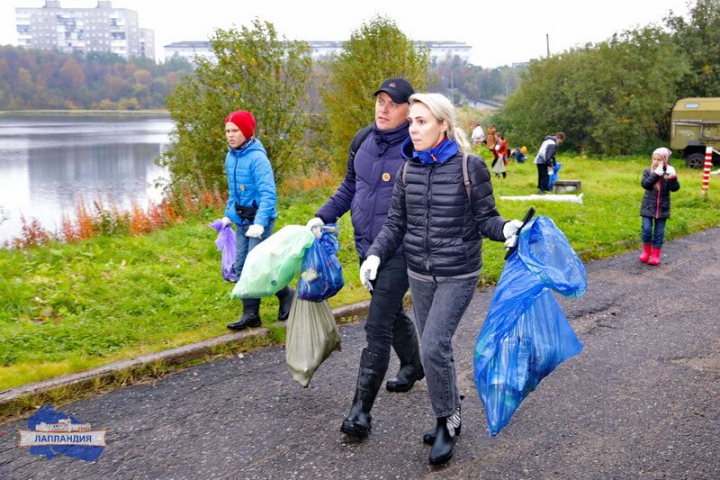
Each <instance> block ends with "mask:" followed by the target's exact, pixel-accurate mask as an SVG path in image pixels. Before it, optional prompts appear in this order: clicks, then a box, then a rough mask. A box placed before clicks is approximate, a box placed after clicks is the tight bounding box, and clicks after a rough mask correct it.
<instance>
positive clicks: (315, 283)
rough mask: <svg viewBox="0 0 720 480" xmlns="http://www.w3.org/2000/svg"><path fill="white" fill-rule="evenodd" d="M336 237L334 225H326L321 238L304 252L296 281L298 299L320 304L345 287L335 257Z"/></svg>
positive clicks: (337, 242) (340, 269)
mask: <svg viewBox="0 0 720 480" xmlns="http://www.w3.org/2000/svg"><path fill="white" fill-rule="evenodd" d="M337 235H338V230H337V228H335V225H331V224H327V225H325V227H323V229H322V236H321V237H320V238H317V239H315V241H314V242H313V244H312V245H311V246H310V248H308V249H307V250H306V251H305V257H304V258H303V263H302V268H301V270H300V272H301V273H300V280H298V288H297V296H298V298H302V299H303V300H311V301H313V302H320V301H322V300H327V299H328V298H330V297H332V296H334V295H335V294H336V293H338V292H339V291H340V289H341V288H342V287H343V285H345V282H344V281H343V276H342V265H341V264H340V261H339V260H338V259H337V257H336V256H335V253H336V252H337V251H338V250H340V241H339V240H338V237H337Z"/></svg>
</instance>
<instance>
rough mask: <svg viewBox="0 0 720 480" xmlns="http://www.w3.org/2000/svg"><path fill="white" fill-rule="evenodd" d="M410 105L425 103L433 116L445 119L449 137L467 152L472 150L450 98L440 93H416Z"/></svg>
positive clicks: (412, 96)
mask: <svg viewBox="0 0 720 480" xmlns="http://www.w3.org/2000/svg"><path fill="white" fill-rule="evenodd" d="M409 102H410V106H412V104H413V103H422V104H423V105H425V106H426V107H427V108H428V110H430V113H432V116H433V117H435V118H436V119H437V120H439V121H440V122H443V121H445V123H446V124H447V126H448V130H447V132H446V133H447V137H448V138H449V139H450V140H454V141H455V143H457V144H458V147H459V148H460V151H461V152H462V153H463V154H465V153H469V152H470V149H471V147H470V142H469V141H468V138H467V135H466V134H465V132H464V131H463V129H462V128H460V126H459V125H458V122H457V111H456V110H455V107H454V106H453V104H452V102H450V99H448V98H447V97H446V96H445V95H442V94H440V93H415V94H413V95H411V96H410V100H409Z"/></svg>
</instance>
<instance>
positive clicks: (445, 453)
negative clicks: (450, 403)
mask: <svg viewBox="0 0 720 480" xmlns="http://www.w3.org/2000/svg"><path fill="white" fill-rule="evenodd" d="M459 428H460V407H457V408H455V411H454V412H453V414H452V415H450V416H449V417H440V418H438V419H437V426H436V427H435V442H434V443H433V446H432V448H431V449H430V456H429V457H428V460H429V461H430V464H431V465H440V464H442V463H445V462H447V461H448V460H450V459H451V458H452V455H453V448H455V442H456V441H457V430H458V429H459Z"/></svg>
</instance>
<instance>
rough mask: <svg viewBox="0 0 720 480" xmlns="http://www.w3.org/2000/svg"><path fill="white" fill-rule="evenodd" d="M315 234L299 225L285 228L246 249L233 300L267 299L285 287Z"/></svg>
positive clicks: (294, 273) (296, 273)
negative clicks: (246, 252) (247, 251)
mask: <svg viewBox="0 0 720 480" xmlns="http://www.w3.org/2000/svg"><path fill="white" fill-rule="evenodd" d="M313 241H315V235H313V234H312V232H310V230H308V229H307V228H305V226H302V225H287V226H285V227H283V228H281V229H280V230H279V231H278V232H276V233H274V234H272V235H270V236H269V237H268V238H267V239H266V240H264V241H262V242H260V244H259V245H258V246H257V247H255V248H253V249H252V250H250V253H248V256H247V258H246V259H245V265H243V269H242V275H240V280H238V282H237V284H235V288H233V291H232V294H231V295H232V297H234V298H260V297H268V296H270V295H274V294H275V293H277V292H279V291H280V290H281V289H282V288H283V287H286V286H287V285H288V284H289V283H290V282H291V281H292V280H293V278H295V277H296V276H298V275H299V274H300V268H301V267H302V260H303V256H304V255H305V250H307V249H308V248H309V247H310V245H312V243H313Z"/></svg>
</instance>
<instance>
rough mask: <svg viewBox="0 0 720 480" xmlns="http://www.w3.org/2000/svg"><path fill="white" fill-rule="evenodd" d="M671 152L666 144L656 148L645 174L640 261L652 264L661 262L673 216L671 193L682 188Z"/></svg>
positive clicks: (641, 208) (641, 210) (641, 213)
mask: <svg viewBox="0 0 720 480" xmlns="http://www.w3.org/2000/svg"><path fill="white" fill-rule="evenodd" d="M671 154H672V152H671V151H670V150H669V149H667V148H665V147H660V148H658V149H656V150H655V151H654V152H653V154H652V162H651V163H650V166H649V167H648V168H646V169H645V171H644V172H643V176H642V181H641V185H642V187H643V188H644V189H645V195H643V199H642V203H641V205H640V216H641V217H642V242H643V252H642V254H641V255H640V261H641V262H643V263H647V264H648V265H660V254H661V250H662V246H663V240H664V238H665V223H666V222H667V219H668V218H670V192H677V191H678V190H680V182H679V181H678V179H677V174H676V173H675V169H674V168H673V167H672V165H670V164H669V163H668V159H669V158H670V155H671Z"/></svg>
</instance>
